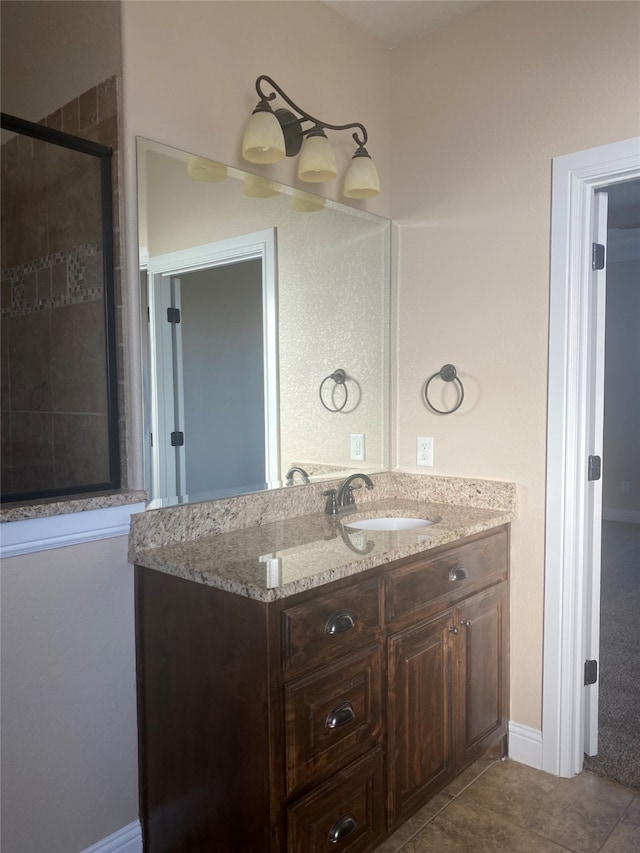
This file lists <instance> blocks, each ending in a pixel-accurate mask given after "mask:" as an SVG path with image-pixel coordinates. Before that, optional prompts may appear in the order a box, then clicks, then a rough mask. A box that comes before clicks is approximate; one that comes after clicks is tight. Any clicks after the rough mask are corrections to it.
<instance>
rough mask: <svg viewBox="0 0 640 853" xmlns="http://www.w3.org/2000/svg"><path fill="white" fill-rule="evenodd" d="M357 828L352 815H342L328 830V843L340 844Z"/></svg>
mask: <svg viewBox="0 0 640 853" xmlns="http://www.w3.org/2000/svg"><path fill="white" fill-rule="evenodd" d="M357 828H358V824H357V823H356V819H355V817H354V816H353V815H352V814H344V815H342V817H340V818H338V820H337V821H336V822H335V823H334V824H333V826H332V827H331V829H330V830H329V843H330V844H340V842H341V841H344V840H345V838H347V837H348V836H349V835H351V833H352V832H355V831H356V829H357Z"/></svg>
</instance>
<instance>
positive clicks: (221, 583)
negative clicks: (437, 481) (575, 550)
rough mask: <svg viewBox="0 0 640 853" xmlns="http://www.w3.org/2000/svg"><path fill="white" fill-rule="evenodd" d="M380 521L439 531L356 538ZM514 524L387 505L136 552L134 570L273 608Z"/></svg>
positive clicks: (431, 506) (450, 509) (493, 514)
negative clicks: (415, 523) (406, 520)
mask: <svg viewBox="0 0 640 853" xmlns="http://www.w3.org/2000/svg"><path fill="white" fill-rule="evenodd" d="M381 516H396V517H398V516H409V517H417V518H426V519H429V520H431V521H433V522H434V523H432V524H430V525H429V526H425V527H418V528H415V529H413V530H404V531H377V530H357V529H354V528H349V527H348V526H347V525H348V523H349V521H355V520H362V519H365V518H374V517H381ZM514 518H515V514H514V512H513V511H509V510H505V509H495V508H480V507H473V506H458V505H455V504H450V503H435V502H431V501H424V500H401V499H386V500H380V501H371V502H367V503H366V504H363V505H362V506H361V507H360V509H358V510H356V511H355V512H353V513H348V514H341V515H339V516H337V517H335V518H333V517H331V516H328V515H326V514H324V513H314V514H309V515H301V516H298V517H296V518H288V519H283V520H277V521H271V522H268V523H263V524H259V525H254V526H250V527H244V528H242V529H240V530H233V531H230V532H224V533H215V534H213V535H204V536H199V537H198V538H195V539H191V540H187V541H180V542H170V543H167V544H162V545H159V546H156V547H149V548H143V549H139V550H137V549H134V550H133V551H132V552H131V555H130V556H131V559H132V562H136V563H138V564H139V565H141V566H145V567H146V568H149V569H155V570H158V571H162V572H166V573H168V574H172V575H175V576H177V577H181V578H185V579H187V580H191V581H195V582H197V583H202V584H205V585H207V586H213V587H217V588H219V589H224V590H227V591H229V592H233V593H237V594H239V595H243V596H246V597H248V598H253V599H257V600H259V601H275V600H277V599H281V598H286V597H287V596H290V595H295V594H296V593H299V592H302V591H303V590H307V589H313V588H314V587H318V586H321V585H322V584H325V583H330V582H331V581H335V580H338V579H340V578H346V577H350V576H352V575H355V574H358V573H359V572H362V571H365V570H367V569H372V568H376V567H378V566H381V565H384V564H385V563H389V562H392V561H394V560H398V559H401V558H402V557H409V556H412V555H414V554H418V553H420V552H423V551H427V550H429V549H430V548H435V547H437V546H438V545H444V544H447V543H449V542H455V541H456V540H458V539H461V538H463V537H465V536H470V535H471V534H473V533H479V532H482V531H484V530H489V529H491V528H493V527H498V526H500V525H502V524H505V523H506V522H508V521H512V520H513V519H514Z"/></svg>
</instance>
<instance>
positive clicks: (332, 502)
mask: <svg viewBox="0 0 640 853" xmlns="http://www.w3.org/2000/svg"><path fill="white" fill-rule="evenodd" d="M336 494H337V492H336V489H328V490H327V491H326V492H324V496H325V497H326V499H327V504H326V507H325V512H326V513H327V515H337V514H338V499H337V497H336Z"/></svg>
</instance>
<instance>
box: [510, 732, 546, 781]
mask: <svg viewBox="0 0 640 853" xmlns="http://www.w3.org/2000/svg"><path fill="white" fill-rule="evenodd" d="M509 758H512V759H513V760H514V761H518V762H519V763H520V764H526V765H528V766H529V767H535V768H536V770H542V732H541V731H538V729H531V728H529V726H521V725H520V723H513V722H510V723H509Z"/></svg>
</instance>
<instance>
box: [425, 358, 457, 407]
mask: <svg viewBox="0 0 640 853" xmlns="http://www.w3.org/2000/svg"><path fill="white" fill-rule="evenodd" d="M436 376H439V377H440V379H442V380H444V381H445V382H456V383H457V384H458V390H459V392H460V397H459V399H458V402H457V403H456V404H455V406H454V407H453V409H436V407H435V406H434V405H433V403H432V402H431V401H430V400H429V385H430V384H431V382H432V380H434V379H435V378H436ZM424 399H425V402H426V404H427V406H429V408H430V409H432V410H433V411H434V412H437V413H438V414H439V415H451V414H453V412H457V411H458V409H459V408H460V406H461V405H462V401H463V400H464V388H463V386H462V382H461V381H460V377H459V376H458V372H457V370H456V369H455V367H454V366H453V364H445V365H443V366H442V367H441V368H440V370H439V371H438V372H437V373H434V374H433V376H430V377H429V378H428V379H427V382H426V384H425V386H424Z"/></svg>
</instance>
